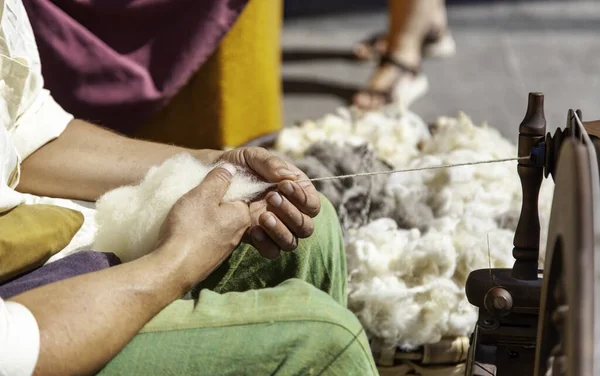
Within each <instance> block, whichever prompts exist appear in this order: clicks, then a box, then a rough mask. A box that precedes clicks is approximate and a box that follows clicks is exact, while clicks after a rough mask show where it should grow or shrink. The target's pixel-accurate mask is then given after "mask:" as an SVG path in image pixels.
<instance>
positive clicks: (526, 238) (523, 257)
mask: <svg viewBox="0 0 600 376" xmlns="http://www.w3.org/2000/svg"><path fill="white" fill-rule="evenodd" d="M545 133H546V117H545V116H544V94H542V93H529V102H528V104H527V113H526V114H525V118H524V119H523V121H522V122H521V124H520V126H519V144H518V153H519V157H529V156H530V155H531V149H532V148H533V147H534V146H535V145H536V144H537V143H538V142H540V141H542V140H543V139H544V135H545ZM517 171H518V173H519V178H520V179H521V188H522V190H523V204H522V207H521V216H520V217H519V223H518V225H517V230H516V231H515V238H514V242H513V245H514V246H515V247H514V248H513V257H514V258H515V260H516V261H515V264H514V266H513V270H512V276H513V278H517V279H523V280H536V279H537V276H538V273H537V271H538V257H539V249H540V218H539V214H538V197H539V193H540V187H541V186H542V179H543V176H544V168H543V166H542V167H539V166H535V165H534V164H533V163H531V162H530V161H529V160H521V161H519V164H518V167H517Z"/></svg>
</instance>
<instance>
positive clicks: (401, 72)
mask: <svg viewBox="0 0 600 376" xmlns="http://www.w3.org/2000/svg"><path fill="white" fill-rule="evenodd" d="M389 9H390V21H389V31H388V34H387V46H386V53H385V56H387V57H388V58H389V59H390V60H393V61H396V62H398V63H400V64H399V65H402V66H404V68H399V67H398V66H397V65H394V64H387V63H386V64H381V65H380V66H379V67H378V69H377V70H376V71H375V73H374V75H373V76H372V77H371V79H370V81H369V83H368V84H367V89H366V90H364V91H362V92H359V93H358V94H357V95H356V96H355V98H354V103H355V104H356V105H357V106H358V107H360V108H363V109H376V108H378V107H380V106H382V105H383V104H385V103H386V102H388V101H390V100H394V101H400V102H401V103H402V104H403V105H404V106H406V107H408V106H409V105H410V104H411V103H412V101H413V100H415V99H416V98H418V97H419V96H421V95H423V94H424V92H425V91H426V90H427V84H426V81H424V76H421V75H419V74H416V73H415V72H413V71H418V70H419V69H420V65H421V59H422V53H423V43H424V42H425V40H426V39H427V37H428V35H430V31H431V30H432V29H438V30H445V29H446V13H445V5H444V0H389ZM434 24H435V25H436V26H433V25H434Z"/></svg>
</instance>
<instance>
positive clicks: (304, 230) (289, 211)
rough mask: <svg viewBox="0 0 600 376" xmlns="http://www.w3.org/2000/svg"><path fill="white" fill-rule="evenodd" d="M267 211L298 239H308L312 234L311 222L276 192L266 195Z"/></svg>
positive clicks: (312, 225)
mask: <svg viewBox="0 0 600 376" xmlns="http://www.w3.org/2000/svg"><path fill="white" fill-rule="evenodd" d="M267 202H268V203H269V210H270V211H271V212H273V213H274V214H275V215H276V216H277V218H279V220H281V222H283V224H284V225H285V226H286V227H287V228H288V229H289V230H290V231H291V232H292V233H293V234H294V235H295V236H296V237H298V238H301V239H304V238H308V237H309V236H311V235H312V234H313V231H314V224H313V220H312V219H311V218H310V217H309V216H308V215H306V214H304V213H302V212H301V211H300V210H299V209H298V208H297V207H295V206H294V205H293V204H292V203H291V202H290V201H289V200H288V199H287V198H285V197H283V196H282V195H280V194H279V193H277V192H271V193H269V194H268V195H267Z"/></svg>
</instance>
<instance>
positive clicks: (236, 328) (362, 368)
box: [100, 199, 378, 376]
mask: <svg viewBox="0 0 600 376" xmlns="http://www.w3.org/2000/svg"><path fill="white" fill-rule="evenodd" d="M322 204H323V205H322V210H321V213H320V214H319V216H317V218H316V219H315V233H314V235H313V236H312V237H311V238H309V239H306V240H303V241H300V245H299V247H298V249H297V250H296V251H294V252H290V253H285V254H283V255H282V256H281V257H279V258H278V259H277V260H267V259H264V258H262V257H261V256H260V255H259V254H258V252H257V251H256V250H255V249H254V248H252V247H251V246H248V245H242V246H240V247H239V248H238V249H237V250H235V251H234V253H233V254H232V256H231V257H230V258H229V259H228V260H227V261H226V262H225V263H224V264H223V265H222V266H221V267H220V268H219V269H217V270H216V271H215V272H214V273H213V274H212V275H211V276H210V278H208V279H207V280H205V281H204V282H203V283H202V284H201V285H200V286H199V287H198V288H197V289H196V290H195V294H194V296H195V299H192V300H178V301H176V302H174V303H172V304H171V305H169V306H168V307H167V308H166V309H164V310H163V311H162V312H161V313H159V314H158V315H157V316H156V317H155V318H154V319H153V320H151V321H150V322H149V323H148V324H147V325H146V326H145V327H144V329H143V330H142V331H141V332H140V334H138V335H137V336H136V337H134V338H133V340H132V341H131V342H130V343H129V344H128V345H127V346H126V347H125V349H124V350H123V351H122V352H121V353H120V354H119V355H118V356H117V357H116V358H114V359H113V360H112V361H111V362H110V363H109V364H108V365H107V366H106V367H105V368H104V369H103V370H102V371H101V372H100V374H101V375H127V376H133V375H211V376H212V375H232V376H242V375H251V376H261V375H340V376H351V375H358V376H368V375H377V374H378V373H377V370H376V368H375V365H374V362H373V358H372V355H371V350H370V347H369V343H368V341H367V338H366V336H365V333H364V331H363V328H362V327H361V325H360V323H359V322H358V320H357V319H356V317H355V316H354V315H353V314H352V313H351V312H350V311H348V310H347V309H346V274H347V270H346V258H345V252H344V246H343V240H342V236H341V231H340V228H339V225H338V219H337V216H336V214H335V211H334V209H333V207H332V206H331V204H330V203H329V202H328V201H326V200H325V199H323V200H322Z"/></svg>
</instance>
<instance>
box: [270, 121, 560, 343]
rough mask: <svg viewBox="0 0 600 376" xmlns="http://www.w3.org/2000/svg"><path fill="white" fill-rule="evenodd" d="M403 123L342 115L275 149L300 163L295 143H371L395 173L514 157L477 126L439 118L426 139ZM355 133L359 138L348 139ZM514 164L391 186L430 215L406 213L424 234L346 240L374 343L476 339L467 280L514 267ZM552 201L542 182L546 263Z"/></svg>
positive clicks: (354, 293) (386, 233)
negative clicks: (477, 271) (477, 272)
mask: <svg viewBox="0 0 600 376" xmlns="http://www.w3.org/2000/svg"><path fill="white" fill-rule="evenodd" d="M406 116H407V118H403V117H400V118H398V117H390V116H386V115H385V114H371V115H369V117H368V118H367V119H366V120H360V119H359V120H358V121H355V123H354V124H351V122H350V120H348V119H346V118H344V117H343V116H339V115H338V116H336V115H329V116H327V117H325V118H323V119H322V120H320V121H317V122H313V123H308V124H307V125H305V126H300V127H298V128H296V129H293V130H289V131H288V130H285V131H284V132H282V134H281V137H280V139H279V142H278V144H277V146H278V148H279V150H280V151H283V152H292V153H293V154H294V155H295V156H296V157H299V156H302V155H303V153H305V152H306V151H307V150H309V148H308V147H304V144H302V143H298V142H297V140H294V139H293V138H296V137H300V139H302V140H314V139H316V140H317V141H323V140H329V141H332V142H338V143H340V142H341V143H343V142H352V143H358V142H359V141H362V142H369V143H370V144H371V146H372V147H373V148H374V150H375V151H376V153H377V156H378V157H379V158H381V159H383V160H385V161H387V162H388V163H390V164H391V165H392V166H393V168H394V169H401V168H413V167H425V166H435V165H439V164H451V163H463V162H474V161H480V160H489V159H499V158H511V157H515V156H516V155H517V154H516V147H515V145H514V144H512V143H510V142H509V141H507V140H506V139H504V138H502V136H501V135H500V134H499V132H498V131H497V130H495V129H493V128H489V127H487V126H486V125H485V124H484V125H483V126H475V125H474V124H473V123H472V121H471V119H470V118H469V117H468V116H466V115H465V114H462V113H461V114H459V115H458V117H457V118H440V119H439V120H438V122H437V124H436V127H435V129H434V130H433V136H432V137H430V136H428V135H427V131H428V129H427V127H426V125H425V124H424V123H423V122H422V121H418V120H415V119H416V116H414V115H412V114H410V115H406ZM407 119H410V120H407ZM362 121H364V122H362ZM379 124H381V129H380V128H379ZM319 126H320V127H322V128H323V129H322V130H321V131H319V132H318V133H317V135H315V134H314V133H315V127H319ZM367 128H371V131H370V132H368V131H366V130H365V129H367ZM340 129H346V130H347V131H350V134H348V135H345V136H343V137H342V138H341V140H340V139H338V138H339V134H337V133H336V132H337V130H340ZM357 129H358V130H360V131H358V132H355V133H352V132H353V130H354V131H355V130H357ZM410 131H412V132H413V133H412V136H410V135H409V134H408V133H409V132H410ZM384 134H385V135H386V136H381V135H384ZM380 136H381V138H380ZM386 137H389V138H390V139H393V140H394V142H396V144H395V145H394V146H393V147H390V145H389V144H387V143H382V144H383V148H382V150H380V149H379V148H378V145H381V144H379V143H378V142H380V141H382V138H386ZM405 153H406V155H405ZM515 164H516V163H514V162H513V163H510V162H508V163H497V164H488V165H476V166H467V167H458V168H452V169H443V170H430V171H421V172H411V173H402V174H394V175H391V176H390V177H389V180H388V183H387V187H386V189H387V190H388V192H389V194H392V195H393V196H394V197H395V199H396V201H397V202H401V203H402V202H410V203H412V204H414V205H426V206H428V207H429V208H430V209H431V212H432V213H433V216H432V218H421V217H420V216H422V212H419V211H415V212H412V214H413V215H414V216H415V218H413V219H412V221H413V222H414V223H421V222H426V223H427V226H425V228H421V229H418V228H400V227H399V226H398V223H397V221H396V220H394V219H392V218H380V219H377V220H375V221H373V222H371V223H370V224H368V225H366V226H363V227H360V228H358V229H351V230H350V231H349V232H348V234H347V237H346V247H347V256H348V268H349V273H350V275H349V284H348V292H349V308H350V309H351V310H352V311H353V312H354V313H355V314H356V315H357V316H358V318H359V319H360V320H361V322H362V324H363V325H364V327H365V328H366V330H367V332H368V334H369V335H370V336H371V337H372V338H377V339H379V340H382V341H384V343H386V344H388V345H396V344H397V345H398V346H400V347H402V348H404V349H414V348H416V347H419V346H421V345H423V344H426V343H435V342H438V341H439V340H440V339H441V338H442V337H446V336H468V335H469V334H470V333H471V332H472V330H473V328H474V326H475V322H476V320H477V311H476V308H474V307H472V306H471V305H470V304H469V302H468V301H467V299H466V296H465V293H464V289H465V282H466V279H467V277H468V275H469V273H470V272H471V271H472V270H475V269H481V268H487V267H488V265H489V264H490V263H491V265H492V267H498V268H510V267H512V264H513V262H514V259H513V258H512V248H513V244H512V241H513V236H514V231H515V228H516V224H517V220H518V215H519V213H520V210H521V186H520V180H519V177H518V175H517V169H516V166H515ZM552 192H553V184H552V183H551V182H549V181H545V182H544V184H543V186H542V191H541V192H540V219H541V223H542V243H541V248H542V255H543V251H544V249H545V243H544V242H545V239H546V237H547V233H546V231H547V224H548V220H549V213H550V206H551V199H552ZM403 227H406V226H403ZM422 230H423V231H422ZM488 238H489V245H490V247H489V249H488ZM488 254H489V258H488ZM541 261H543V257H542V258H541Z"/></svg>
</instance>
